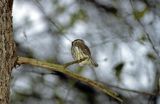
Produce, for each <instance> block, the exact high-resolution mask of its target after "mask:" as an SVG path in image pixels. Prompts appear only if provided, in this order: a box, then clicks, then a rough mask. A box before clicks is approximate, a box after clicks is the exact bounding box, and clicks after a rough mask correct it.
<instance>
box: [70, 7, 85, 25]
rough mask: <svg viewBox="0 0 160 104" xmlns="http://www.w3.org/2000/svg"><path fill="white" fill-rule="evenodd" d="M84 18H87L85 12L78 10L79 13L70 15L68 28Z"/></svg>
mask: <svg viewBox="0 0 160 104" xmlns="http://www.w3.org/2000/svg"><path fill="white" fill-rule="evenodd" d="M86 17H87V15H86V13H85V11H83V10H82V9H80V10H79V11H77V12H76V13H74V14H72V15H71V20H70V26H72V25H74V23H75V22H76V21H77V20H85V19H86Z"/></svg>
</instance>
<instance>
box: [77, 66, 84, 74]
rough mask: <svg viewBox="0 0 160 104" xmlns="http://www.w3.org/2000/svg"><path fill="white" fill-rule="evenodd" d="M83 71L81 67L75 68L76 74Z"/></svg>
mask: <svg viewBox="0 0 160 104" xmlns="http://www.w3.org/2000/svg"><path fill="white" fill-rule="evenodd" d="M83 70H84V67H83V66H79V67H77V68H76V73H81V72H82V71H83Z"/></svg>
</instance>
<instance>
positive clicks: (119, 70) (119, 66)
mask: <svg viewBox="0 0 160 104" xmlns="http://www.w3.org/2000/svg"><path fill="white" fill-rule="evenodd" d="M123 66H124V62H120V63H118V64H117V65H116V66H115V67H114V70H115V76H116V77H117V79H118V80H120V76H121V73H122V69H123Z"/></svg>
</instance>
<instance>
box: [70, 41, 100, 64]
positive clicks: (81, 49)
mask: <svg viewBox="0 0 160 104" xmlns="http://www.w3.org/2000/svg"><path fill="white" fill-rule="evenodd" d="M71 53H72V56H73V58H74V60H80V59H84V58H86V59H85V60H84V61H82V62H80V63H79V64H80V65H93V66H95V67H98V64H97V63H96V62H95V61H94V60H93V58H92V56H91V52H90V50H89V48H88V46H87V45H85V42H84V41H83V40H81V39H76V40H74V41H73V42H72V47H71Z"/></svg>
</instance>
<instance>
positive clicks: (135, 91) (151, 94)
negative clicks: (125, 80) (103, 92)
mask: <svg viewBox="0 0 160 104" xmlns="http://www.w3.org/2000/svg"><path fill="white" fill-rule="evenodd" d="M109 86H110V87H112V88H116V89H120V90H123V91H128V92H133V93H138V94H143V95H150V96H156V94H154V93H148V92H141V91H137V90H133V89H126V88H122V87H118V86H114V85H109Z"/></svg>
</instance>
